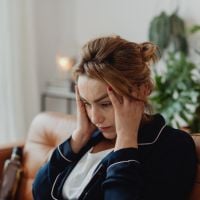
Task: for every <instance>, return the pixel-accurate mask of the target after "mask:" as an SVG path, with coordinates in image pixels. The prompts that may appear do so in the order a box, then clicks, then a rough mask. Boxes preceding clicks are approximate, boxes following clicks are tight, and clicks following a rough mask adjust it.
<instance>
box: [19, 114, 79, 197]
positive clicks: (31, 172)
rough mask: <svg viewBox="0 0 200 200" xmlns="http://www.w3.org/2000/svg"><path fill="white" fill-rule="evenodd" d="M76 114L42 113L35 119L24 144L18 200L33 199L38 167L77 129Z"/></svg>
mask: <svg viewBox="0 0 200 200" xmlns="http://www.w3.org/2000/svg"><path fill="white" fill-rule="evenodd" d="M75 126H76V120H75V116H70V115H65V114H62V113H40V114H39V115H37V116H36V117H35V119H34V120H33V122H32V124H31V126H30V130H29V133H28V138H27V140H26V143H25V146H24V155H23V169H24V171H23V177H22V180H20V181H21V182H20V187H19V191H18V197H17V199H18V200H21V199H24V200H32V199H33V197H32V183H33V180H34V177H35V174H36V172H37V171H38V169H39V168H40V167H41V166H42V165H43V164H44V163H45V162H46V161H47V160H48V158H49V156H50V154H51V152H52V151H53V150H54V148H55V147H56V146H58V145H59V144H60V143H62V142H63V141H64V140H65V139H67V138H68V137H69V135H70V134H71V133H72V131H73V130H74V129H75Z"/></svg>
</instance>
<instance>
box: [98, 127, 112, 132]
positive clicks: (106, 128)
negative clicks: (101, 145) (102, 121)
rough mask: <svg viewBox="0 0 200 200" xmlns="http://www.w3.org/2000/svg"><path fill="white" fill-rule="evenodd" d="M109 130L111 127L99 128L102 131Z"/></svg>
mask: <svg viewBox="0 0 200 200" xmlns="http://www.w3.org/2000/svg"><path fill="white" fill-rule="evenodd" d="M109 128H111V126H105V127H99V129H100V130H102V131H106V130H108V129H109Z"/></svg>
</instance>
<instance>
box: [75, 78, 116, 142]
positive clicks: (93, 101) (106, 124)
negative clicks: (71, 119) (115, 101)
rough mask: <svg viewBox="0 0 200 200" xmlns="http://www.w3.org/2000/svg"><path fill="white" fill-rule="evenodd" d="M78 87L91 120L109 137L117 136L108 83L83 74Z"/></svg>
mask: <svg viewBox="0 0 200 200" xmlns="http://www.w3.org/2000/svg"><path fill="white" fill-rule="evenodd" d="M78 89H79V93H80V98H81V100H82V101H83V103H84V105H85V108H86V111H87V114H88V117H89V119H90V121H91V122H92V123H93V124H94V125H95V126H97V127H98V128H99V129H100V130H101V131H102V133H103V135H104V137H105V138H107V139H114V138H115V137H116V131H115V119H114V110H113V106H112V104H111V101H110V99H109V97H108V94H107V85H106V84H105V83H103V82H101V81H99V80H96V79H91V78H88V77H87V76H84V75H81V76H79V78H78Z"/></svg>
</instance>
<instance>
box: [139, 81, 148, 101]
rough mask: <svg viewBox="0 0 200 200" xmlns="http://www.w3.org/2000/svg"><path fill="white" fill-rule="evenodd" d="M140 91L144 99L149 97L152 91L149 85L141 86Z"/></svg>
mask: <svg viewBox="0 0 200 200" xmlns="http://www.w3.org/2000/svg"><path fill="white" fill-rule="evenodd" d="M139 91H140V95H142V96H143V97H144V98H146V97H147V96H149V95H150V94H151V90H150V88H149V85H148V84H142V85H140V86H139Z"/></svg>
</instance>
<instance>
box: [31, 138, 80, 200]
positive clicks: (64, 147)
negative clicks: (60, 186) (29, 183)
mask: <svg viewBox="0 0 200 200" xmlns="http://www.w3.org/2000/svg"><path fill="white" fill-rule="evenodd" d="M70 139H71V138H69V139H68V140H67V141H65V142H64V143H62V144H60V145H59V146H58V147H57V148H56V149H55V150H54V151H53V153H52V156H51V158H50V160H49V161H48V162H47V163H46V164H45V165H44V166H43V167H41V168H40V170H39V171H38V173H37V174H36V176H35V180H34V183H33V189H32V190H33V196H34V199H37V200H43V199H51V196H50V195H51V190H52V186H53V183H54V181H55V180H56V178H57V176H58V175H59V173H61V172H62V171H63V170H64V169H67V168H68V167H70V166H71V164H73V163H74V162H75V161H76V160H77V158H78V155H77V154H75V153H73V151H72V148H71V145H70Z"/></svg>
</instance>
